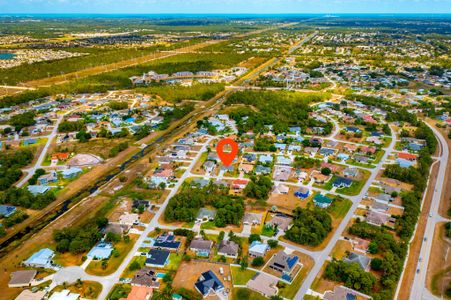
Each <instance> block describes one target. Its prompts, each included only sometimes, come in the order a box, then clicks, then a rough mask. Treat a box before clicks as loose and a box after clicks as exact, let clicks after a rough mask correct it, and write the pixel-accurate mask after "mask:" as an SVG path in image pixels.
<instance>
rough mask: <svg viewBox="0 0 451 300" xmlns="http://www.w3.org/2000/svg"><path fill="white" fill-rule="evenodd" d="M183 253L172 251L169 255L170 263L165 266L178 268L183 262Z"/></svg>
mask: <svg viewBox="0 0 451 300" xmlns="http://www.w3.org/2000/svg"><path fill="white" fill-rule="evenodd" d="M182 258H183V255H182V254H177V253H171V254H170V255H169V264H168V265H167V266H166V267H165V269H167V270H177V269H178V268H179V266H180V264H181V263H182Z"/></svg>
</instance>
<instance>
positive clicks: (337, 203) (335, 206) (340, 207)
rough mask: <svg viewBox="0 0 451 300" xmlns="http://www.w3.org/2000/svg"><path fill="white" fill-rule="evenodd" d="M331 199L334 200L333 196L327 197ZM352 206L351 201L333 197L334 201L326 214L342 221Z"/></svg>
mask: <svg viewBox="0 0 451 300" xmlns="http://www.w3.org/2000/svg"><path fill="white" fill-rule="evenodd" d="M327 196H328V197H330V198H331V199H334V197H335V196H333V195H327ZM351 206H352V201H351V200H348V199H345V198H341V197H335V199H334V201H333V202H332V204H331V206H329V207H328V208H327V212H328V213H329V214H331V215H332V217H334V218H335V219H342V218H344V216H346V213H347V212H348V210H349V209H350V208H351Z"/></svg>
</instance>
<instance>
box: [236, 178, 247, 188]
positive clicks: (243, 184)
mask: <svg viewBox="0 0 451 300" xmlns="http://www.w3.org/2000/svg"><path fill="white" fill-rule="evenodd" d="M247 183H248V181H247V180H244V179H235V180H234V181H232V188H233V189H234V190H243V189H244V188H245V187H246V186H247Z"/></svg>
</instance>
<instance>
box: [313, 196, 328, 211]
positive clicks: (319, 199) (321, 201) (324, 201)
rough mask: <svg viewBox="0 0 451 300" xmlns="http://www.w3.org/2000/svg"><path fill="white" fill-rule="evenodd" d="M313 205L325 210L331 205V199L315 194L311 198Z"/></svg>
mask: <svg viewBox="0 0 451 300" xmlns="http://www.w3.org/2000/svg"><path fill="white" fill-rule="evenodd" d="M313 203H314V204H315V205H316V206H318V207H320V208H327V207H329V206H330V205H331V204H332V199H330V198H329V197H327V196H324V195H321V194H316V195H315V197H313Z"/></svg>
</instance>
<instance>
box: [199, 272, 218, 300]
mask: <svg viewBox="0 0 451 300" xmlns="http://www.w3.org/2000/svg"><path fill="white" fill-rule="evenodd" d="M194 285H195V286H196V288H197V290H198V291H199V292H200V293H201V294H202V295H203V296H206V295H208V293H209V292H210V290H213V291H215V292H216V291H218V290H220V289H223V288H224V285H223V284H222V282H221V281H220V280H219V278H218V277H216V275H215V273H213V272H212V271H207V272H204V273H202V274H201V276H200V277H199V279H198V280H197V282H196V283H195V284H194Z"/></svg>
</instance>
